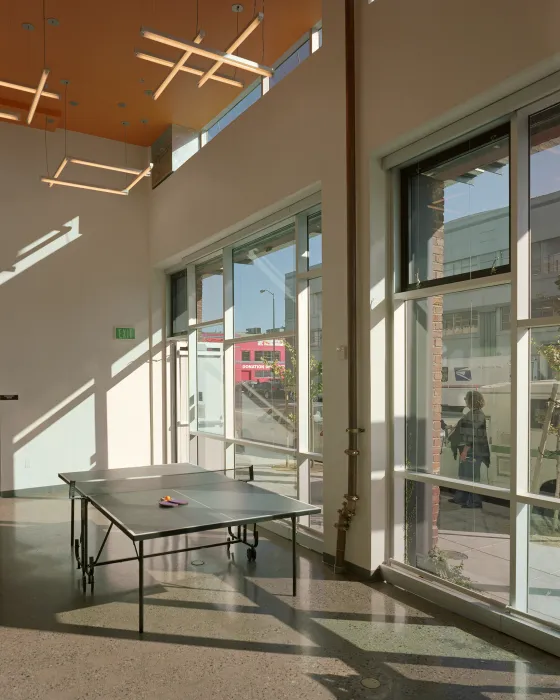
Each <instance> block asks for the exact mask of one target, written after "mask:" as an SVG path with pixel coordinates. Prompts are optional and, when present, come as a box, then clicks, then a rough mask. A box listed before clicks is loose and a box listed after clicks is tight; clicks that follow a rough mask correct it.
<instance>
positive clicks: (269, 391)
mask: <svg viewBox="0 0 560 700" xmlns="http://www.w3.org/2000/svg"><path fill="white" fill-rule="evenodd" d="M254 390H255V392H256V393H257V394H260V395H261V396H263V397H264V398H265V399H284V398H286V388H285V386H284V382H283V381H282V380H281V379H267V380H266V381H264V382H259V383H258V384H257V385H256V386H255V387H254Z"/></svg>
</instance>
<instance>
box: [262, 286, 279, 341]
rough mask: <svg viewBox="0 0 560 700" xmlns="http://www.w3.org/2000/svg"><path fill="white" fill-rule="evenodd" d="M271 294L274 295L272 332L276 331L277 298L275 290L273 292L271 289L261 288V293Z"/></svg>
mask: <svg viewBox="0 0 560 700" xmlns="http://www.w3.org/2000/svg"><path fill="white" fill-rule="evenodd" d="M265 293H266V294H270V296H271V297H272V332H273V333H274V332H275V331H276V300H275V298H274V292H271V291H270V289H261V294H265Z"/></svg>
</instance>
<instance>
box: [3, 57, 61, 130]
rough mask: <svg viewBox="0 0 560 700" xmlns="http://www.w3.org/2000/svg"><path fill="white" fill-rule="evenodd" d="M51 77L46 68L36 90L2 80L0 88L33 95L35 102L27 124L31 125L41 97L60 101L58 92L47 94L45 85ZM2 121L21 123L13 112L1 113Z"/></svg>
mask: <svg viewBox="0 0 560 700" xmlns="http://www.w3.org/2000/svg"><path fill="white" fill-rule="evenodd" d="M48 75H49V69H48V68H45V69H44V70H43V72H42V73H41V78H40V80H39V85H38V86H37V87H36V88H32V87H28V86H27V85H18V84H17V83H9V82H8V81H7V80H0V87H4V88H8V89H9V90H17V91H18V92H27V93H29V94H32V95H33V102H32V103H31V107H30V109H29V113H28V115H27V119H26V122H27V124H31V122H32V121H33V117H34V116H35V112H36V111H37V106H38V105H39V100H40V99H41V97H49V98H51V99H53V100H60V95H57V94H56V92H47V91H46V90H45V84H46V82H47V77H48ZM0 119H9V120H10V121H13V122H19V121H20V118H19V115H17V114H12V113H11V112H0Z"/></svg>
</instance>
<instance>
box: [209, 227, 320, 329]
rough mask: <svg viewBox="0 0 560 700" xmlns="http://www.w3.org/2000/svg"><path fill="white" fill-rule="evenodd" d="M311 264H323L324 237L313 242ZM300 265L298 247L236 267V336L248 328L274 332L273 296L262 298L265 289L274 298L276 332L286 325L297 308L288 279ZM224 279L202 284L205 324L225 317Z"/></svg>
mask: <svg viewBox="0 0 560 700" xmlns="http://www.w3.org/2000/svg"><path fill="white" fill-rule="evenodd" d="M309 262H310V265H311V266H314V265H317V264H320V263H321V236H315V237H313V238H311V239H310V241H309ZM295 265H296V252H295V243H294V245H292V246H288V247H286V248H282V249H280V250H273V251H271V252H270V253H268V254H267V255H263V256H261V257H259V258H257V259H256V260H254V261H253V262H252V263H251V264H247V265H246V264H235V263H234V272H233V277H234V283H233V287H234V326H235V332H236V333H244V332H245V331H246V330H247V328H261V330H262V332H263V333H265V332H266V331H267V330H268V329H269V328H272V327H273V325H272V303H273V299H272V296H271V295H270V294H268V293H265V294H261V293H260V290H261V289H268V290H270V292H272V293H273V294H274V313H275V325H276V328H281V327H283V326H284V325H285V324H286V306H287V305H288V304H293V303H294V300H293V299H292V300H288V299H287V298H286V297H287V294H288V292H289V293H291V294H293V289H291V290H287V289H286V275H288V274H292V275H293V274H294V272H295ZM222 290H223V287H222V277H221V276H217V275H215V276H212V277H208V278H206V279H204V280H203V284H202V316H203V317H202V320H203V321H210V320H213V319H215V318H221V316H222V293H223V291H222Z"/></svg>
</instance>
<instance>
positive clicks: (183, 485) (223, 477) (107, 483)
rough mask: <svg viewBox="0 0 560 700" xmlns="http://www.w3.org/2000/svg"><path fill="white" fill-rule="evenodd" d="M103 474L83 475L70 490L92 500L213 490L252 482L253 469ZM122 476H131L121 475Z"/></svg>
mask: <svg viewBox="0 0 560 700" xmlns="http://www.w3.org/2000/svg"><path fill="white" fill-rule="evenodd" d="M111 471H112V470H110V469H109V470H104V471H103V472H102V473H99V474H96V473H95V471H93V472H86V473H85V474H83V475H80V477H82V476H83V477H84V478H76V480H75V481H73V482H72V483H73V486H74V488H75V491H76V492H77V493H78V494H82V495H84V496H95V495H103V494H108V495H110V494H113V493H114V494H116V493H131V492H135V491H156V490H157V491H162V495H164V492H165V491H166V490H169V491H171V490H173V489H180V490H184V489H193V488H204V487H205V486H208V487H209V488H212V487H213V486H216V485H218V484H220V483H222V484H224V483H227V482H230V481H245V482H248V481H253V478H254V476H253V467H252V466H242V467H236V468H235V469H220V470H210V469H204V468H202V467H195V466H193V465H188V466H187V465H182V469H181V466H179V467H178V468H173V467H169V468H168V467H162V468H157V467H145V468H144V467H143V468H134V467H133V468H130V469H118V470H113V471H114V472H115V473H114V474H111ZM123 472H131V473H130V475H129V474H126V475H123Z"/></svg>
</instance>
